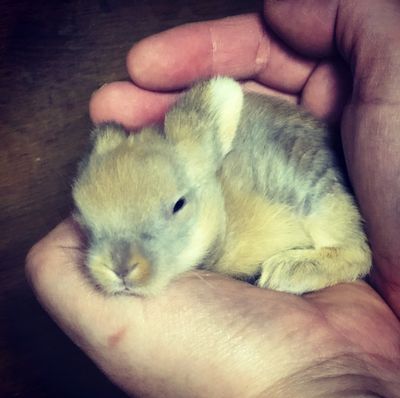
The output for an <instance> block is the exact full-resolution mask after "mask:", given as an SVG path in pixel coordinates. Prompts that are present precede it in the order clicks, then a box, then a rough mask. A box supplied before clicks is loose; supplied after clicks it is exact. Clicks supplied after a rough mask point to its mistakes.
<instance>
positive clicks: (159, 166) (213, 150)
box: [73, 77, 371, 295]
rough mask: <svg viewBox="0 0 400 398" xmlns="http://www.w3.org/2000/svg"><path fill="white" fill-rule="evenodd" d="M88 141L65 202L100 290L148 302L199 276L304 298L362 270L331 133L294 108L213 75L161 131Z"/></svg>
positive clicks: (360, 243)
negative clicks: (188, 274)
mask: <svg viewBox="0 0 400 398" xmlns="http://www.w3.org/2000/svg"><path fill="white" fill-rule="evenodd" d="M93 140H94V146H93V150H92V152H91V153H90V154H89V156H88V157H87V159H86V160H84V161H83V162H82V164H81V167H80V172H79V175H78V177H77V179H76V181H75V183H74V186H73V197H74V201H75V204H76V208H77V210H76V217H77V219H78V221H79V222H80V223H81V225H82V226H83V227H84V228H86V229H87V230H88V231H89V244H88V252H87V262H86V267H87V271H88V274H89V275H90V277H91V280H92V281H93V282H94V283H95V284H96V285H97V286H98V287H100V288H101V290H103V291H104V292H107V293H128V294H129V293H131V294H137V295H154V294H157V293H158V292H159V291H160V290H161V289H162V288H163V287H164V286H166V285H167V284H168V282H170V281H171V280H172V279H173V278H176V277H177V276H178V275H179V274H181V273H182V272H184V271H187V270H190V269H193V268H196V267H197V268H202V269H208V270H212V271H217V272H220V273H224V274H228V275H232V276H234V277H237V278H242V279H246V278H248V277H251V276H255V275H260V277H259V279H258V282H257V283H258V286H260V287H267V288H271V289H275V290H279V291H284V292H292V293H296V294H302V293H304V292H310V291H314V290H317V289H322V288H324V287H326V286H331V285H334V284H336V283H339V282H345V281H354V280H355V279H357V278H359V277H362V276H364V275H366V274H367V273H368V271H369V269H370V265H371V254H370V249H369V246H368V243H367V241H366V237H365V234H364V232H363V229H362V225H361V218H360V214H359V212H358V210H357V207H356V206H355V204H354V200H353V198H352V196H351V195H350V194H349V192H348V190H347V188H346V187H345V183H344V178H343V176H342V174H341V171H340V169H339V166H338V160H337V159H336V157H335V154H334V151H333V148H332V143H331V138H330V136H329V132H328V130H327V129H326V128H325V127H324V126H323V125H322V123H320V122H318V121H316V120H315V119H314V118H313V117H311V116H310V115H309V114H307V113H306V112H305V111H302V110H301V109H299V108H298V107H296V106H294V105H291V104H289V103H286V102H283V101H282V100H278V99H276V98H271V97H265V96H261V95H258V94H254V93H244V92H243V91H242V88H241V86H240V85H239V84H238V83H237V82H235V81H234V80H232V79H230V78H225V77H218V78H214V79H211V80H209V81H206V82H201V83H198V84H196V85H195V86H194V87H193V88H192V89H191V90H189V91H188V92H187V93H186V94H185V95H184V96H183V97H182V98H181V99H180V100H179V101H178V102H177V104H176V105H175V106H173V107H172V109H171V110H170V111H169V112H168V113H167V115H166V118H165V122H164V125H163V126H160V127H149V128H144V129H143V130H141V131H140V133H139V134H130V135H128V134H126V132H125V131H124V130H123V129H122V128H121V127H119V126H118V125H113V124H105V125H103V126H100V127H98V128H96V129H95V130H94V133H93Z"/></svg>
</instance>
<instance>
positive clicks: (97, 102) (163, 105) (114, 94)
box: [89, 82, 178, 129]
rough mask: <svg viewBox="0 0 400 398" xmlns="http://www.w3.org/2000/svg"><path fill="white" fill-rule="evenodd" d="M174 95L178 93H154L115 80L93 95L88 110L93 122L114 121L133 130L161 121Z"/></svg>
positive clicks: (175, 97) (176, 95) (173, 99)
mask: <svg viewBox="0 0 400 398" xmlns="http://www.w3.org/2000/svg"><path fill="white" fill-rule="evenodd" d="M177 97H178V94H177V93H175V94H170V93H155V92H152V91H147V90H143V89H141V88H139V87H136V86H135V85H134V84H132V83H129V82H114V83H110V84H107V85H105V86H103V87H101V88H100V89H99V90H97V91H96V92H95V93H94V94H93V95H92V98H91V100H90V104H89V113H90V117H91V118H92V120H93V122H94V123H101V122H106V121H110V120H113V121H116V122H118V123H121V124H122V125H124V126H125V127H126V128H128V129H135V128H138V127H142V126H144V125H148V124H151V123H156V122H159V121H160V120H162V119H163V116H164V114H165V112H166V110H167V109H168V108H169V107H170V106H171V104H172V103H173V102H175V101H176V99H177Z"/></svg>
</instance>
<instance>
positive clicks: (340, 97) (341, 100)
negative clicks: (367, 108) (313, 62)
mask: <svg viewBox="0 0 400 398" xmlns="http://www.w3.org/2000/svg"><path fill="white" fill-rule="evenodd" d="M350 92H351V76H350V73H349V71H348V70H347V69H346V67H345V66H344V64H342V63H340V62H339V61H338V62H335V63H332V62H321V63H320V64H319V65H318V66H317V67H316V68H315V70H314V71H313V73H312V75H311V76H310V78H309V79H308V81H307V83H306V85H305V86H304V89H303V93H302V97H301V104H302V105H303V106H304V107H305V108H307V109H308V110H310V111H311V113H312V114H313V115H314V116H316V117H317V118H319V119H323V120H325V121H327V122H332V123H333V122H337V121H338V120H339V119H340V117H341V115H342V112H343V108H344V106H345V104H346V102H347V100H348V97H349V95H350Z"/></svg>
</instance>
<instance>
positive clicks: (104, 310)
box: [27, 0, 400, 398]
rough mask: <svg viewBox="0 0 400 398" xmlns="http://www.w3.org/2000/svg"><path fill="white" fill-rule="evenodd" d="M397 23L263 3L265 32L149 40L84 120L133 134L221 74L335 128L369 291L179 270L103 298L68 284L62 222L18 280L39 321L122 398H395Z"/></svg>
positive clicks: (244, 21)
mask: <svg viewBox="0 0 400 398" xmlns="http://www.w3.org/2000/svg"><path fill="white" fill-rule="evenodd" d="M367 3H368V4H367ZM399 17H400V4H399V3H398V2H396V1H389V0H387V1H386V0H381V1H380V2H376V1H375V0H358V1H356V0H354V1H351V0H347V1H338V0H336V1H329V0H326V1H323V2H321V1H320V0H296V1H290V0H286V1H272V0H271V1H267V2H266V4H265V18H266V21H267V26H269V27H270V28H264V26H263V25H262V24H261V23H260V20H259V19H258V17H256V16H255V15H246V16H239V17H233V18H227V19H224V20H220V21H214V22H205V23H199V24H192V25H186V26H182V27H178V28H175V29H173V30H171V31H167V32H164V33H161V34H158V35H155V36H152V37H150V38H148V39H145V40H143V41H142V42H140V43H138V44H137V45H135V46H134V47H133V49H132V50H131V52H130V53H129V54H128V59H127V66H128V71H129V73H130V75H131V78H132V81H133V83H132V82H116V83H112V84H109V85H106V86H104V87H102V88H101V89H100V90H99V91H97V92H96V93H95V94H94V96H93V98H92V101H91V104H90V112H91V116H92V118H93V120H94V121H95V122H99V121H101V120H109V119H114V120H118V121H119V122H121V123H123V124H125V125H126V126H127V127H131V128H132V127H139V126H141V125H144V124H146V123H149V122H151V121H155V120H159V119H161V118H162V115H163V113H164V112H165V110H166V109H167V107H168V106H169V105H170V104H171V103H172V102H173V101H174V100H175V99H176V96H177V94H171V93H169V92H168V91H171V90H175V89H181V88H185V87H186V86H187V85H188V84H190V83H191V82H193V81H194V80H196V79H198V78H204V77H208V76H211V75H215V74H224V75H231V76H233V77H235V78H239V79H251V80H252V82H251V83H250V84H249V86H250V88H252V89H257V90H266V91H268V92H273V93H275V94H277V95H283V96H285V97H286V98H288V99H289V100H291V101H297V102H299V103H301V104H302V105H304V106H306V107H307V108H308V109H309V110H310V111H311V112H313V113H314V114H315V115H317V116H319V117H322V118H326V119H330V120H338V119H339V118H340V116H342V118H341V126H342V137H343V144H344V151H345V155H346V161H347V165H348V168H349V174H350V178H351V180H352V182H353V185H354V188H355V192H356V194H357V197H358V200H359V202H360V207H361V209H362V212H363V215H364V217H365V220H366V226H367V230H368V234H369V237H370V241H371V244H372V248H373V251H374V255H375V257H374V259H375V263H376V265H375V268H374V271H373V273H372V276H371V283H372V286H374V288H376V290H377V291H375V290H374V288H373V287H371V286H369V285H367V284H366V283H364V282H357V283H353V284H342V285H337V286H335V287H332V288H327V289H324V290H323V291H320V292H315V293H311V294H307V295H304V296H302V297H298V296H293V295H289V294H285V293H278V292H273V291H269V290H266V289H259V288H255V287H252V286H250V285H246V284H244V283H241V282H239V281H234V280H232V279H228V278H225V277H222V276H219V275H212V274H207V273H200V272H198V273H195V272H193V273H191V274H189V275H185V276H184V277H182V278H181V279H179V280H178V281H176V282H174V283H173V284H171V286H169V287H168V288H167V290H166V291H165V293H164V294H162V295H161V296H159V297H156V298H151V299H141V298H136V297H123V296H119V297H105V296H103V295H102V294H101V293H99V292H97V291H95V290H94V289H93V288H92V287H91V286H90V284H89V283H88V282H87V281H86V280H85V278H84V277H83V276H82V273H81V271H80V265H81V263H82V261H83V259H82V258H79V257H77V254H76V253H75V252H74V251H70V250H68V249H65V247H68V246H77V245H79V244H80V242H81V236H80V233H79V231H78V230H77V228H76V226H75V225H74V224H73V222H72V221H70V220H67V221H65V222H64V223H62V224H60V225H59V226H58V227H57V228H56V229H55V230H53V231H52V232H51V233H50V234H49V235H47V236H46V237H45V238H44V239H43V240H42V241H40V242H39V243H38V244H37V245H35V247H34V248H33V249H32V250H31V252H30V253H29V256H28V259H27V274H28V277H29V279H30V280H31V282H32V285H33V287H34V290H35V292H36V294H37V296H38V298H39V300H40V301H41V303H42V304H43V306H44V307H45V308H46V310H47V311H48V312H49V313H50V315H51V316H52V317H53V318H54V319H55V321H56V322H57V323H58V324H59V325H60V326H61V328H62V329H63V330H64V331H65V332H66V333H67V334H68V335H69V336H70V337H71V339H72V340H73V341H74V342H75V343H76V344H78V345H79V346H80V347H81V348H82V349H83V350H84V351H85V352H86V353H87V354H88V355H89V356H90V357H91V358H92V359H93V360H94V361H95V363H96V364H97V365H98V366H99V367H100V368H101V369H102V370H103V371H104V372H105V374H106V375H107V376H108V377H110V378H111V379H112V380H113V381H114V382H115V383H116V384H117V385H119V386H120V387H121V388H122V389H124V390H125V391H127V392H128V393H130V394H132V395H133V394H137V395H139V396H151V397H258V396H260V397H261V396H262V397H274V398H275V397H288V396H293V397H344V396H348V397H367V396H368V397H372V396H384V397H400V381H399V377H398V375H399V374H400V322H399V319H398V318H396V315H395V314H396V313H397V315H400V260H399V257H400V256H399V254H400V251H399V246H398V242H397V240H398V238H397V237H398V232H399V231H400V226H399V214H398V212H399V210H398V197H399V196H400V192H399V191H400V186H399V183H398V176H397V175H396V170H399V168H400V164H399V163H400V158H399V157H398V152H399V149H400V136H399V135H398V134H397V133H398V131H399V129H400V119H399V116H398V114H399V112H398V108H399V104H400V73H399V72H400V46H399V45H398V43H399V39H400V25H399V24H398V20H399ZM265 29H266V30H265ZM269 29H273V30H274V31H275V32H276V33H277V34H278V35H279V36H280V37H281V38H282V39H283V40H284V41H285V42H286V43H287V44H288V46H291V47H293V48H295V49H296V50H298V51H299V52H300V53H302V54H305V55H306V56H307V57H304V58H303V57H302V56H300V55H295V53H294V52H292V50H290V49H289V47H286V45H284V44H282V43H281V42H280V41H278V39H276V36H275V35H273V34H272V33H270V30H269ZM235 37H237V38H238V39H237V40H233V38H235ZM335 48H338V50H339V53H340V54H341V56H342V57H343V58H344V59H345V60H346V62H348V63H349V64H350V66H351V69H352V73H353V77H354V83H353V92H352V94H351V99H350V102H349V103H348V104H347V105H346V107H345V108H344V110H343V104H344V102H345V99H346V98H347V95H348V92H346V89H345V88H346V87H348V85H349V81H350V80H349V79H350V77H349V75H348V74H346V73H344V70H345V68H344V67H343V64H342V63H341V61H331V60H332V59H334V56H335V55H336V50H335ZM183 49H185V50H183ZM332 56H333V58H332ZM315 57H319V58H318V59H319V60H318V61H317V58H315ZM321 57H322V60H321ZM327 57H331V58H330V59H331V60H330V61H328V60H326V59H327ZM324 59H325V60H324ZM146 89H147V90H148V89H150V90H152V91H146ZM342 111H343V113H342ZM378 292H379V293H378ZM380 295H381V296H380ZM382 297H383V298H382Z"/></svg>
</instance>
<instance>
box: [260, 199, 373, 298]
mask: <svg viewBox="0 0 400 398" xmlns="http://www.w3.org/2000/svg"><path fill="white" fill-rule="evenodd" d="M304 225H305V229H306V230H307V232H308V233H309V234H310V236H311V238H312V241H313V246H312V247H304V248H293V249H290V250H285V251H282V252H279V253H277V254H275V255H274V256H272V257H270V258H268V259H267V260H266V261H265V262H264V264H263V266H262V273H261V277H260V279H259V281H258V285H259V286H261V287H267V288H271V289H274V290H279V291H285V292H290V293H295V294H302V293H306V292H310V291H314V290H319V289H322V288H324V287H327V286H332V285H334V284H337V283H341V282H350V281H354V280H356V279H357V278H360V277H362V276H364V275H366V274H367V273H368V271H369V269H370V266H371V254H370V250H369V247H368V244H367V242H366V238H365V235H364V232H363V230H362V227H361V222H360V215H359V213H358V210H357V208H356V207H355V206H354V204H353V201H352V199H351V197H350V196H349V195H348V194H346V193H345V192H339V193H337V194H336V195H327V197H326V198H324V199H323V200H322V201H321V203H320V204H319V205H318V208H317V209H316V211H314V212H313V213H312V214H310V215H309V216H307V217H306V218H305V220H304Z"/></svg>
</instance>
